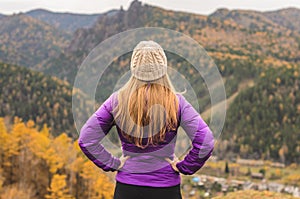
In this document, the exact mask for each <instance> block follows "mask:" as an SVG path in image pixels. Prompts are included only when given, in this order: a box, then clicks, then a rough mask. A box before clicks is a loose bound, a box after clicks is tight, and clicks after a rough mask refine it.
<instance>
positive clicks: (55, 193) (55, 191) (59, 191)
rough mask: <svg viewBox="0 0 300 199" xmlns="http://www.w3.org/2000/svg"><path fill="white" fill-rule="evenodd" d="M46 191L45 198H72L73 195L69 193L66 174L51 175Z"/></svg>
mask: <svg viewBox="0 0 300 199" xmlns="http://www.w3.org/2000/svg"><path fill="white" fill-rule="evenodd" d="M48 192H49V193H48V194H47V195H45V198H47V199H74V197H73V196H72V195H70V194H69V190H68V188H67V183H66V175H59V174H55V175H53V178H52V180H51V185H50V187H49V188H48Z"/></svg>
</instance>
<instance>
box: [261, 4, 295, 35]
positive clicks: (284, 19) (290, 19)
mask: <svg viewBox="0 0 300 199" xmlns="http://www.w3.org/2000/svg"><path fill="white" fill-rule="evenodd" d="M264 16H266V17H267V18H269V19H270V20H272V21H274V22H275V23H277V24H279V25H281V26H284V27H287V28H288V29H290V30H295V31H298V32H300V20H299V19H300V9H298V8H286V9H282V10H278V11H272V12H265V13H264Z"/></svg>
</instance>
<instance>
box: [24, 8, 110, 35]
mask: <svg viewBox="0 0 300 199" xmlns="http://www.w3.org/2000/svg"><path fill="white" fill-rule="evenodd" d="M112 12H113V11H111V12H110V13H112ZM25 15H28V16H31V17H33V18H35V19H37V20H40V21H42V22H45V23H47V24H49V25H51V26H53V27H55V28H57V29H60V30H62V31H67V32H70V33H73V32H75V31H76V30H77V29H79V28H89V27H91V26H92V25H93V24H94V23H95V22H96V21H97V19H98V18H99V17H100V16H101V14H75V13H58V12H51V11H49V10H44V9H36V10H31V11H29V12H26V13H25Z"/></svg>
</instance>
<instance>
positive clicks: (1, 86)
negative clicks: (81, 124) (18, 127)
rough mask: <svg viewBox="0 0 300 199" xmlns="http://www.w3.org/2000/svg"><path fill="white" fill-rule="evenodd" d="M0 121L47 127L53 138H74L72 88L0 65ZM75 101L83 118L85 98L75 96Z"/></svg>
mask: <svg viewBox="0 0 300 199" xmlns="http://www.w3.org/2000/svg"><path fill="white" fill-rule="evenodd" d="M0 76H1V78H0V93H1V95H0V107H1V108H0V117H4V116H6V117H9V118H10V119H11V120H13V119H14V117H15V116H18V117H21V118H22V119H23V120H24V121H28V120H33V121H35V122H36V123H37V125H39V126H40V127H42V125H43V124H47V125H48V127H50V128H51V132H52V133H53V135H58V134H59V133H61V132H65V133H67V134H68V135H69V136H72V137H77V132H76V129H75V126H74V121H73V113H72V108H71V105H72V87H71V86H70V85H69V84H68V83H66V82H63V81H61V80H59V79H57V78H54V77H49V76H46V75H43V74H42V73H40V72H33V71H30V70H28V69H26V68H24V67H17V66H13V65H8V64H3V63H0ZM74 97H75V100H79V101H80V102H81V103H80V104H81V105H82V107H77V108H78V112H80V113H82V114H86V113H87V111H88V110H86V109H87V107H86V104H87V103H89V101H88V100H87V98H86V97H85V96H84V95H83V94H81V92H78V93H77V94H75V96H74Z"/></svg>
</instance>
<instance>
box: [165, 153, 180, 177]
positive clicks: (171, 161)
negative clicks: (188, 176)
mask: <svg viewBox="0 0 300 199" xmlns="http://www.w3.org/2000/svg"><path fill="white" fill-rule="evenodd" d="M165 160H166V161H167V162H169V163H170V164H171V166H172V168H173V170H174V171H176V172H178V173H179V170H178V168H177V167H176V164H177V163H178V162H179V159H178V158H177V157H176V156H175V157H174V159H173V160H171V159H170V158H165Z"/></svg>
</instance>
